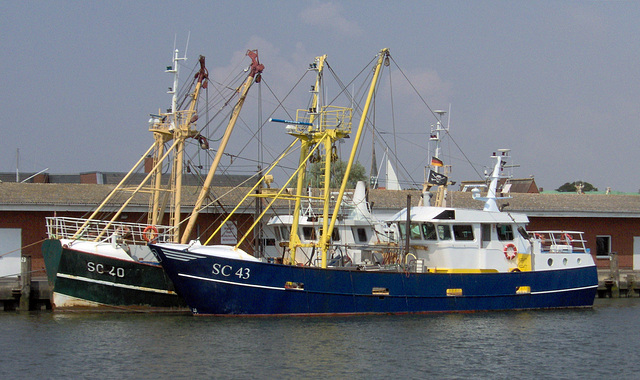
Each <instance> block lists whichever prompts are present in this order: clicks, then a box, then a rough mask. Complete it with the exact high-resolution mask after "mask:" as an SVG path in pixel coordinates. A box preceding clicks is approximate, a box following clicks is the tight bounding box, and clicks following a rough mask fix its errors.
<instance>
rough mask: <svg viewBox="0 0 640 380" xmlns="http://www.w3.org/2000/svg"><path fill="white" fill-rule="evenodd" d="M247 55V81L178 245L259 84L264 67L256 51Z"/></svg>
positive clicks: (185, 236)
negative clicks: (245, 107)
mask: <svg viewBox="0 0 640 380" xmlns="http://www.w3.org/2000/svg"><path fill="white" fill-rule="evenodd" d="M247 55H248V56H249V57H251V60H252V63H251V71H250V72H249V75H247V79H246V80H245V81H244V83H243V84H242V86H240V88H239V89H238V90H237V92H238V93H240V98H239V99H238V102H237V103H236V105H235V107H234V108H233V112H232V114H231V119H230V120H229V123H228V124H227V129H226V130H225V132H224V136H223V138H222V141H220V145H219V146H218V151H217V152H216V156H215V157H214V159H213V162H212V163H211V168H210V169H209V172H208V173H207V178H206V179H205V181H204V184H203V185H202V189H201V191H200V194H199V195H198V200H197V201H196V204H195V206H194V207H193V212H192V213H191V217H190V218H189V223H188V224H187V227H186V228H185V230H184V233H183V234H182V239H181V241H180V243H182V244H186V243H187V242H188V241H189V236H190V235H191V231H192V230H193V227H194V226H195V224H196V220H197V218H198V214H199V212H200V209H201V208H202V204H203V203H204V200H205V199H206V197H207V196H208V195H209V189H210V187H211V182H213V175H214V174H215V172H216V169H217V168H218V164H219V163H220V159H221V158H222V155H223V153H224V150H225V148H226V146H227V143H228V142H229V137H231V132H232V131H233V127H234V126H235V124H236V121H237V120H238V116H239V115H240V110H241V109H242V106H243V104H244V100H245V98H246V97H247V93H248V92H249V89H250V88H251V85H252V84H253V83H254V78H255V82H260V75H261V73H262V70H264V65H262V64H260V62H259V61H258V52H257V50H256V51H252V50H249V51H247Z"/></svg>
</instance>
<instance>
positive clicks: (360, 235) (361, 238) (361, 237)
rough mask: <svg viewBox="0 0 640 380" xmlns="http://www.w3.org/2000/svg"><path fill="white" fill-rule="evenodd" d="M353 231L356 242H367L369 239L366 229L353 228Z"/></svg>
mask: <svg viewBox="0 0 640 380" xmlns="http://www.w3.org/2000/svg"><path fill="white" fill-rule="evenodd" d="M354 232H355V233H354V236H355V237H356V238H357V239H358V243H367V242H368V241H369V237H368V236H367V230H366V229H364V228H363V227H357V228H354Z"/></svg>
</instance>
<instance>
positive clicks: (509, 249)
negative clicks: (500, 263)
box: [504, 243, 518, 260]
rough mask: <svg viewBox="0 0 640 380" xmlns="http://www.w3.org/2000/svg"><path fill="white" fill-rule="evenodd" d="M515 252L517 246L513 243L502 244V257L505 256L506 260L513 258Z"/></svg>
mask: <svg viewBox="0 0 640 380" xmlns="http://www.w3.org/2000/svg"><path fill="white" fill-rule="evenodd" d="M517 254H518V248H516V246H515V244H512V243H509V244H507V245H505V246H504V257H506V258H507V260H513V259H515V258H516V255H517Z"/></svg>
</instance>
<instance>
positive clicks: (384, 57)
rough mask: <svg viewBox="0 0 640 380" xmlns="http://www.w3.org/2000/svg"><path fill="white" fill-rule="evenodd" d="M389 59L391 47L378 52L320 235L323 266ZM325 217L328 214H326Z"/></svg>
mask: <svg viewBox="0 0 640 380" xmlns="http://www.w3.org/2000/svg"><path fill="white" fill-rule="evenodd" d="M388 59H389V49H382V50H380V53H378V62H377V63H376V66H375V71H374V73H373V78H372V79H371V85H370V86H369V94H368V95H367V101H366V103H365V105H364V108H363V109H362V115H361V116H360V124H359V125H358V131H357V132H356V137H355V138H354V140H353V146H352V147H351V155H350V156H349V161H348V162H347V167H346V168H345V171H344V177H342V185H341V186H340V190H339V192H338V197H337V199H336V204H335V206H334V209H333V215H332V216H331V224H330V225H329V228H325V229H323V231H322V233H323V234H322V236H321V237H320V249H321V252H322V267H323V268H326V267H327V250H328V248H329V240H330V239H331V234H332V232H333V228H334V227H335V225H336V221H337V219H338V211H339V210H340V204H341V203H342V198H343V196H344V191H345V189H346V188H347V181H348V180H349V174H350V173H351V166H352V165H353V161H354V160H355V158H356V153H357V151H358V145H359V143H360V137H361V136H362V131H363V129H364V124H365V123H366V121H367V114H368V113H369V107H370V106H371V100H372V99H373V95H374V94H375V91H376V86H377V84H378V78H380V73H381V72H382V64H383V63H384V64H386V63H387V62H388ZM324 217H325V219H326V218H327V215H325V216H324Z"/></svg>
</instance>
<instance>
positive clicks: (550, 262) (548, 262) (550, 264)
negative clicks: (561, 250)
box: [547, 258, 553, 266]
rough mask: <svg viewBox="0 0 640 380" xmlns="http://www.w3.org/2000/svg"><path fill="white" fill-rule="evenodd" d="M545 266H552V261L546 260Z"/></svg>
mask: <svg viewBox="0 0 640 380" xmlns="http://www.w3.org/2000/svg"><path fill="white" fill-rule="evenodd" d="M547 265H548V266H553V259H551V258H550V259H549V260H547Z"/></svg>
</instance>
